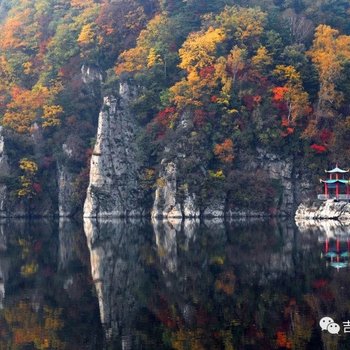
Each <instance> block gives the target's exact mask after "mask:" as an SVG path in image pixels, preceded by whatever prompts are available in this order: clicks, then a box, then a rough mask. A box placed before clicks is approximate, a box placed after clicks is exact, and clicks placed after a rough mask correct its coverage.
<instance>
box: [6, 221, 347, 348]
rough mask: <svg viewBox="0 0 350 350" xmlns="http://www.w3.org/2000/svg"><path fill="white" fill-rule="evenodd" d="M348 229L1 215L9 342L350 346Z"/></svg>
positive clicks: (62, 345) (61, 345) (29, 345)
mask: <svg viewBox="0 0 350 350" xmlns="http://www.w3.org/2000/svg"><path fill="white" fill-rule="evenodd" d="M348 232H350V230H348V228H347V227H340V226H338V227H334V225H328V224H323V225H321V226H313V227H305V226H301V227H300V229H298V228H297V226H296V225H295V224H294V223H293V222H250V223H237V222H226V223H224V222H220V221H206V222H204V223H199V222H196V221H185V222H182V223H181V222H172V223H170V222H164V223H163V222H157V223H154V224H152V223H151V222H148V221H145V222H140V221H122V220H118V221H109V222H94V221H89V220H87V221H85V222H84V223H77V222H74V221H68V220H64V221H60V222H58V221H57V222H55V221H44V220H40V221H32V222H27V221H20V220H16V221H3V222H1V223H0V349H1V350H2V349H26V350H27V349H67V350H75V349H96V350H100V349H123V350H128V349H137V350H139V349H151V350H158V349H186V350H187V349H191V350H192V349H193V350H197V349H209V350H214V349H225V350H233V349H234V350H240V349H244V350H245V349H247V350H248V349H252V350H260V349H262V350H268V349H315V350H322V349H325V350H333V349H350V323H349V326H348V327H346V324H345V325H344V324H343V322H346V321H348V320H350V269H349V268H348V267H346V265H347V260H348V256H347V255H348V254H347V251H348V249H350V243H349V242H348V241H347V235H348ZM337 234H339V235H340V236H339V237H341V239H340V240H339V241H338V242H337V241H336V236H334V235H337ZM327 236H328V237H329V240H327V242H326V237H327ZM327 251H328V257H326V256H325V253H326V252H327ZM329 252H335V253H334V254H333V255H334V256H332V254H329ZM341 253H343V254H342V255H341ZM325 316H329V317H331V318H332V319H333V320H334V322H335V323H338V324H339V329H338V331H339V334H330V333H329V331H328V330H324V331H322V330H321V328H320V326H319V321H320V319H321V318H323V317H325ZM328 329H329V328H328ZM336 330H337V329H336ZM348 331H349V333H348Z"/></svg>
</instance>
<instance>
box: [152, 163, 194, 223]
mask: <svg viewBox="0 0 350 350" xmlns="http://www.w3.org/2000/svg"><path fill="white" fill-rule="evenodd" d="M162 166H163V168H162V170H161V171H160V174H159V175H160V178H159V183H158V186H157V189H156V193H155V200H154V204H153V209H152V212H151V216H152V218H183V217H186V218H196V217H199V215H200V213H199V209H198V208H197V206H196V205H195V195H194V194H192V195H191V194H189V193H188V191H187V190H186V194H185V199H184V201H183V203H179V201H178V199H177V197H176V195H177V183H176V164H175V163H174V162H169V163H166V161H165V160H163V161H162Z"/></svg>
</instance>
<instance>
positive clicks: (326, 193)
mask: <svg viewBox="0 0 350 350" xmlns="http://www.w3.org/2000/svg"><path fill="white" fill-rule="evenodd" d="M324 195H325V196H326V198H328V184H327V182H325V183H324Z"/></svg>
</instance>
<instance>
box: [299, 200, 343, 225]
mask: <svg viewBox="0 0 350 350" xmlns="http://www.w3.org/2000/svg"><path fill="white" fill-rule="evenodd" d="M295 219H296V220H298V221H301V220H310V219H311V220H321V219H335V220H341V221H349V220H350V203H348V202H337V201H334V200H327V201H324V202H314V203H311V204H304V203H302V204H300V205H299V207H298V209H297V211H296V213H295Z"/></svg>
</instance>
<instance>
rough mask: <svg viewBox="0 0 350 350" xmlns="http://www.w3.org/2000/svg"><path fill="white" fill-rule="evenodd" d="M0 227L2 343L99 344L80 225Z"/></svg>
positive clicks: (16, 222)
mask: <svg viewBox="0 0 350 350" xmlns="http://www.w3.org/2000/svg"><path fill="white" fill-rule="evenodd" d="M0 233H1V235H0V239H1V244H0V247H1V248H0V276H1V284H0V286H1V292H0V293H1V296H2V298H1V299H0V301H1V310H0V349H60V350H61V349H94V348H99V346H101V347H100V348H102V337H101V336H99V335H101V331H100V326H99V322H98V305H97V303H96V302H95V300H96V299H95V298H94V295H93V293H92V291H93V289H92V287H93V284H92V281H91V279H90V277H89V269H90V262H89V255H88V250H87V247H86V239H85V236H84V232H83V230H82V227H81V225H79V224H76V223H74V222H60V223H58V222H54V221H45V220H40V221H30V222H28V221H24V220H14V221H2V222H1V223H0ZM99 344H100V345H99Z"/></svg>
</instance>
